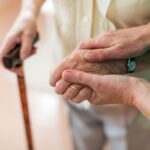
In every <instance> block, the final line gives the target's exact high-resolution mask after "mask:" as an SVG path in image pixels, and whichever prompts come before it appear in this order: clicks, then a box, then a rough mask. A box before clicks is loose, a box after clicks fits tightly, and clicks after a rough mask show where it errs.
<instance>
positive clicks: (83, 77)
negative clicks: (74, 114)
mask: <svg viewBox="0 0 150 150" xmlns="http://www.w3.org/2000/svg"><path fill="white" fill-rule="evenodd" d="M62 77H63V79H64V80H65V81H68V82H71V83H72V84H83V85H85V86H88V87H89V88H91V89H92V90H93V94H92V96H91V97H90V98H89V99H88V100H89V101H90V103H91V104H93V105H104V104H119V103H123V104H129V105H132V106H135V107H136V108H138V109H139V110H140V111H141V112H142V113H143V114H144V115H145V116H146V117H148V118H149V119H150V99H149V97H150V84H149V83H148V82H147V81H145V80H143V79H140V78H135V77H129V76H123V75H94V74H90V73H85V72H82V71H77V70H66V71H64V72H63V75H62ZM82 101H84V99H82ZM82 101H81V102H82Z"/></svg>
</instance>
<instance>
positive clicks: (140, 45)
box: [76, 25, 150, 62]
mask: <svg viewBox="0 0 150 150" xmlns="http://www.w3.org/2000/svg"><path fill="white" fill-rule="evenodd" d="M149 28H150V25H143V26H139V27H133V28H127V29H120V30H116V31H113V32H104V33H102V34H100V35H99V36H97V37H95V38H94V39H90V40H87V41H84V42H82V43H81V44H79V45H78V46H77V48H76V49H90V50H89V52H87V54H86V55H85V59H86V60H88V61H90V62H98V61H106V60H114V59H125V58H131V57H137V56H141V55H142V54H144V53H146V52H147V51H148V50H149V49H150V40H149V37H148V35H147V31H148V30H150V29H149Z"/></svg>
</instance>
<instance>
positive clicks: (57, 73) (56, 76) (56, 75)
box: [49, 59, 67, 86]
mask: <svg viewBox="0 0 150 150" xmlns="http://www.w3.org/2000/svg"><path fill="white" fill-rule="evenodd" d="M65 69H67V66H66V61H65V59H64V60H63V61H62V62H61V63H60V64H59V65H58V66H57V67H56V68H55V70H54V71H53V72H52V73H51V75H50V81H49V82H50V85H51V86H55V85H56V82H58V81H59V80H60V79H61V77H62V72H63V71H64V70H65Z"/></svg>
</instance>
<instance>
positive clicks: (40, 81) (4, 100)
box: [0, 0, 72, 150]
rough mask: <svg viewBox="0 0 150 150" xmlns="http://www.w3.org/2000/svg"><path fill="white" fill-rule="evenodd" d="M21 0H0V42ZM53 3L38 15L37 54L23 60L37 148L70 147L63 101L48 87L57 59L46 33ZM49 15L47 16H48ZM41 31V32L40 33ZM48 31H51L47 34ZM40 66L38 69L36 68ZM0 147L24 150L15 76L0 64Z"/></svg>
mask: <svg viewBox="0 0 150 150" xmlns="http://www.w3.org/2000/svg"><path fill="white" fill-rule="evenodd" d="M20 2H21V1H20V0H13V1H11V0H0V18H1V21H0V44H1V43H2V41H3V39H4V37H5V35H6V33H7V32H8V31H9V28H10V27H11V25H12V24H13V22H14V20H15V18H16V16H17V14H18V12H19V8H20ZM50 11H51V12H52V11H53V8H52V5H51V3H50V2H49V4H47V5H46V7H45V5H44V7H43V9H42V13H41V16H40V18H39V23H38V24H39V31H40V35H41V40H40V42H39V43H38V50H39V51H38V54H37V55H36V56H33V57H32V58H31V59H29V60H27V61H26V63H25V75H26V82H27V92H28V102H29V109H30V116H31V123H32V131H33V139H34V145H35V149H36V150H60V149H61V150H71V149H72V148H71V138H70V134H69V127H68V120H67V114H66V111H65V109H64V104H63V102H62V101H61V100H60V99H59V97H57V96H56V95H55V94H54V93H53V92H52V89H50V86H49V74H50V70H51V69H52V68H51V67H52V66H53V65H52V64H55V63H56V62H58V60H57V59H56V58H59V56H58V57H55V55H58V54H57V52H56V51H55V50H54V48H53V47H51V42H54V40H53V39H54V36H51V37H52V38H53V39H50V37H49V36H48V35H52V34H53V29H52V28H53V27H52V24H51V26H50V22H49V21H50V19H49V18H50V17H51V16H50ZM47 18H48V19H47ZM41 31H42V32H41ZM49 33H51V34H49ZM39 68H40V69H39ZM0 149H1V150H26V149H27V144H26V137H25V131H24V124H23V116H22V110H21V104H20V98H19V93H18V87H17V80H16V75H15V74H13V73H11V72H9V71H7V70H6V69H4V68H3V66H2V65H1V64H0Z"/></svg>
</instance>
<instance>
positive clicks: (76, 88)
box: [70, 85, 79, 90]
mask: <svg viewBox="0 0 150 150" xmlns="http://www.w3.org/2000/svg"><path fill="white" fill-rule="evenodd" d="M70 87H71V88H72V89H74V90H79V88H78V87H77V86H75V85H71V86H70Z"/></svg>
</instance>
